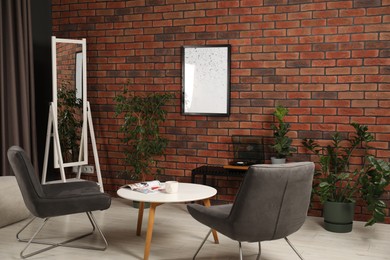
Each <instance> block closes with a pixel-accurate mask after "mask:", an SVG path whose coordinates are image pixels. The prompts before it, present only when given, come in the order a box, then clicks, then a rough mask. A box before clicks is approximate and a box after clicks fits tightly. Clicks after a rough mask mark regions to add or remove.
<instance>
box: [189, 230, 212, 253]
mask: <svg viewBox="0 0 390 260" xmlns="http://www.w3.org/2000/svg"><path fill="white" fill-rule="evenodd" d="M211 231H212V229H210V231H209V232H208V233H207V235H206V237H205V238H204V239H203V241H202V244H200V246H199V248H198V250H196V253H195V255H194V257H192V260H195V257H196V256H197V255H198V253H199V251H200V249H201V248H202V247H203V245H204V243H205V242H206V240H207V238H208V237H209V236H210V234H211Z"/></svg>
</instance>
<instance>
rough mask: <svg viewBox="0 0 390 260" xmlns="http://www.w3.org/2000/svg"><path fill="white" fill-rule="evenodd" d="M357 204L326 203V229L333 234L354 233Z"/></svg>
mask: <svg viewBox="0 0 390 260" xmlns="http://www.w3.org/2000/svg"><path fill="white" fill-rule="evenodd" d="M354 213H355V203H353V202H331V201H326V202H325V203H324V228H325V229H326V230H328V231H331V232H336V233H348V232H351V231H352V224H353V216H354Z"/></svg>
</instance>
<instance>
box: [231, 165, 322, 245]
mask: <svg viewBox="0 0 390 260" xmlns="http://www.w3.org/2000/svg"><path fill="white" fill-rule="evenodd" d="M313 175H314V163H312V162H300V163H287V164H258V165H252V166H251V167H250V168H249V170H248V172H247V174H246V176H245V178H244V180H243V183H242V185H241V187H240V190H239V192H238V194H237V196H236V200H235V202H234V204H233V207H232V210H231V212H230V215H229V220H228V221H229V222H230V223H231V225H232V227H233V232H232V233H233V234H234V237H233V239H236V240H238V241H248V242H256V241H264V240H273V239H279V238H283V237H286V236H287V235H289V234H291V233H294V232H295V231H297V230H298V229H299V228H300V227H301V226H302V225H303V223H304V221H305V218H306V215H307V210H308V207H309V203H310V197H311V190H312V181H313Z"/></svg>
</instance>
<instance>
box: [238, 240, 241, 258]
mask: <svg viewBox="0 0 390 260" xmlns="http://www.w3.org/2000/svg"><path fill="white" fill-rule="evenodd" d="M238 251H239V252H240V260H242V248H241V242H240V241H238Z"/></svg>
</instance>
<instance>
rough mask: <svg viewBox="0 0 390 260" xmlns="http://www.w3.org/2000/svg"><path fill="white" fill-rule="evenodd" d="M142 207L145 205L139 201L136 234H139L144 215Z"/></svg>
mask: <svg viewBox="0 0 390 260" xmlns="http://www.w3.org/2000/svg"><path fill="white" fill-rule="evenodd" d="M144 207H145V204H144V203H143V202H140V203H139V208H138V221H137V236H140V235H141V228H142V218H143V216H144Z"/></svg>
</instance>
